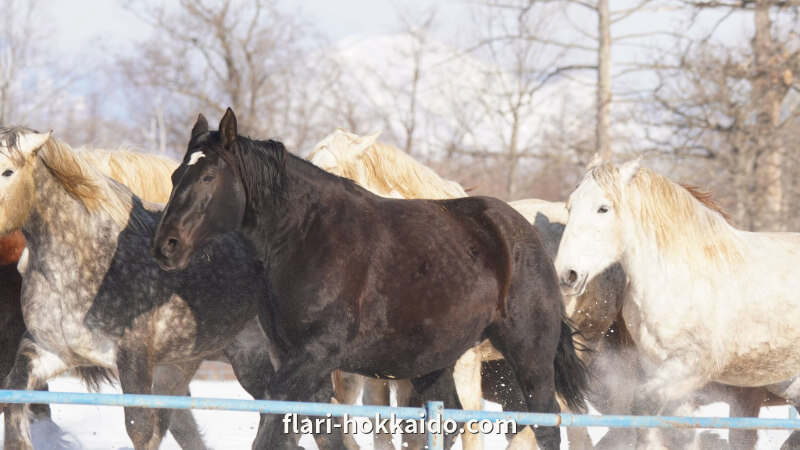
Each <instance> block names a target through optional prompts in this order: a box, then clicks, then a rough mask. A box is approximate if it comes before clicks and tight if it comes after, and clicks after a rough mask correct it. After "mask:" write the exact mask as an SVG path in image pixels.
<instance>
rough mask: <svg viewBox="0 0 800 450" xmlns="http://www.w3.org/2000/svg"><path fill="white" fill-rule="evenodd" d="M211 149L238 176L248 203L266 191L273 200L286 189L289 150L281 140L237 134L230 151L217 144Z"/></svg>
mask: <svg viewBox="0 0 800 450" xmlns="http://www.w3.org/2000/svg"><path fill="white" fill-rule="evenodd" d="M210 134H212V135H213V134H217V132H211V133H210ZM215 151H216V152H217V153H218V154H219V156H220V157H221V158H222V159H223V160H224V161H225V162H226V163H228V164H229V165H230V166H231V167H232V168H233V170H234V172H236V174H237V175H238V176H239V178H241V180H242V184H243V185H244V188H245V193H246V195H247V203H248V204H249V205H256V204H259V203H260V201H261V199H263V198H264V193H266V192H269V193H270V196H271V197H272V199H273V201H275V202H276V203H280V202H282V201H283V200H284V198H285V196H286V193H287V188H286V183H287V180H286V159H287V158H288V157H289V152H288V151H286V147H284V146H283V144H282V143H280V142H278V141H273V140H271V139H270V140H267V141H254V140H251V139H248V138H246V137H243V136H239V137H237V139H236V142H235V143H234V144H233V148H232V149H231V151H225V150H222V149H220V148H215Z"/></svg>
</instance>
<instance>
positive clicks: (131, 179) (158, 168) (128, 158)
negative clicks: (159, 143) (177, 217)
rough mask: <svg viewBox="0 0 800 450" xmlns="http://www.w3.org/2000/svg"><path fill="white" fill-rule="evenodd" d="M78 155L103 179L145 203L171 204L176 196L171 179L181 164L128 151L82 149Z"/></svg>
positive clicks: (155, 156) (164, 158) (156, 156)
mask: <svg viewBox="0 0 800 450" xmlns="http://www.w3.org/2000/svg"><path fill="white" fill-rule="evenodd" d="M77 153H78V155H79V156H81V157H83V159H85V160H86V161H88V162H89V164H91V165H92V166H94V167H95V168H96V169H97V170H99V171H100V172H101V173H102V174H103V175H106V176H108V177H111V178H113V179H114V180H116V181H118V182H120V183H122V184H124V185H125V186H127V187H128V188H129V189H130V190H131V191H132V192H133V193H134V194H136V196H137V197H139V198H141V199H142V200H144V201H148V202H155V203H162V204H163V203H167V201H169V195H170V193H171V192H172V183H171V181H170V176H171V175H172V172H174V171H175V169H176V168H177V167H178V165H179V164H178V161H175V160H174V159H171V158H167V157H165V156H159V155H150V154H146V153H136V152H131V151H127V150H114V151H108V150H100V149H79V150H78V151H77Z"/></svg>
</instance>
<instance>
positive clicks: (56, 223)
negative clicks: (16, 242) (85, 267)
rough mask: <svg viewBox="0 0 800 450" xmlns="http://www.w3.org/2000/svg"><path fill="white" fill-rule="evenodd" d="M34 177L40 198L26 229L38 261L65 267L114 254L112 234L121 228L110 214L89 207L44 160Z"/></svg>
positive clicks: (23, 229)
mask: <svg viewBox="0 0 800 450" xmlns="http://www.w3.org/2000/svg"><path fill="white" fill-rule="evenodd" d="M34 177H35V184H36V202H35V206H34V208H33V210H32V211H31V214H30V217H29V218H28V220H27V221H26V223H25V224H24V225H23V227H22V232H23V234H24V235H25V239H26V241H27V245H28V247H29V248H30V250H31V253H32V255H33V257H34V258H35V259H36V261H37V262H39V263H41V264H43V265H44V266H47V265H49V264H50V263H52V264H56V265H58V266H59V267H65V266H68V265H70V264H81V263H82V262H83V261H85V260H93V261H95V262H97V263H99V262H101V261H102V260H103V259H104V258H103V255H104V254H108V255H111V254H113V246H114V245H115V240H114V239H108V238H109V237H111V236H116V235H118V234H119V232H120V231H121V230H120V227H119V225H117V224H116V223H115V222H114V221H113V220H112V218H111V217H110V216H109V215H108V214H106V213H104V212H96V213H93V212H89V211H87V210H86V207H85V206H84V205H83V203H82V202H81V201H80V200H78V199H76V198H75V197H73V196H72V195H70V194H69V193H68V192H67V191H66V190H65V189H64V188H63V187H62V186H61V184H60V183H59V182H58V181H57V180H55V179H54V178H53V177H52V175H51V174H50V173H49V171H48V170H47V168H46V167H44V166H43V165H42V164H40V165H39V167H37V168H36V169H35V170H34ZM103 247H111V248H110V249H104V248H103Z"/></svg>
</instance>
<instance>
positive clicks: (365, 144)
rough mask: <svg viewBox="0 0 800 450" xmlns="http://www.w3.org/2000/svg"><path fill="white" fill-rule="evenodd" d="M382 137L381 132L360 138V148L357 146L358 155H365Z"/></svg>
mask: <svg viewBox="0 0 800 450" xmlns="http://www.w3.org/2000/svg"><path fill="white" fill-rule="evenodd" d="M380 135H381V132H380V131H376V132H374V133H371V134H368V135H366V136H361V137H360V138H358V146H357V150H358V153H363V152H364V151H366V150H367V149H368V148H370V147H372V146H373V145H375V141H376V140H378V136H380Z"/></svg>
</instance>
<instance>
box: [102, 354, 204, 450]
mask: <svg viewBox="0 0 800 450" xmlns="http://www.w3.org/2000/svg"><path fill="white" fill-rule="evenodd" d="M188 364H191V365H193V366H194V368H193V369H184V368H177V367H173V368H171V369H170V368H169V367H167V368H166V369H167V370H172V371H176V372H175V375H176V378H177V380H176V382H173V383H167V384H169V386H164V387H162V386H159V390H162V389H164V390H166V391H169V390H170V389H179V390H178V392H181V393H183V392H186V390H185V389H186V386H187V385H188V380H189V379H191V377H192V375H194V371H195V370H197V365H198V364H200V361H199V360H194V361H192V362H190V363H188ZM117 370H118V371H119V384H120V387H121V388H122V392H124V393H126V394H144V395H150V394H152V392H153V378H154V365H153V361H152V360H151V359H150V357H149V352H148V351H147V349H144V348H138V347H137V348H134V349H128V348H120V349H119V351H118V353H117ZM160 370H164V369H163V368H162V369H160ZM186 377H188V378H186ZM159 378H160V377H159ZM170 412H171V411H169V410H164V409H161V410H154V409H150V408H131V407H126V408H125V429H126V431H127V432H128V436H129V437H130V438H131V441H132V442H133V446H134V448H135V449H136V450H144V449H148V450H155V449H157V448H158V447H159V445H160V443H161V438H162V437H163V436H164V433H166V432H167V428H168V426H169V418H170Z"/></svg>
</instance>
